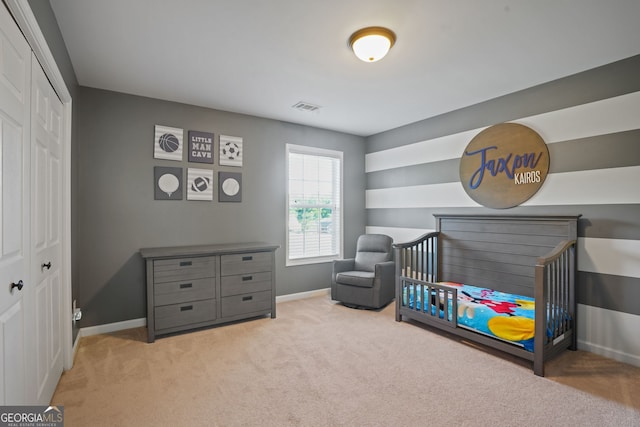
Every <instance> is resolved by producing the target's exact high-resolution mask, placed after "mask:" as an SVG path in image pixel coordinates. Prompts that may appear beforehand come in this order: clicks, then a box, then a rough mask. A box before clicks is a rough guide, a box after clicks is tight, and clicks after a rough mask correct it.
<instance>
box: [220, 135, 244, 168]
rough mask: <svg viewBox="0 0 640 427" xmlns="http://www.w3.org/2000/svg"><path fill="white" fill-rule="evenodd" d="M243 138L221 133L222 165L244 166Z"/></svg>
mask: <svg viewBox="0 0 640 427" xmlns="http://www.w3.org/2000/svg"><path fill="white" fill-rule="evenodd" d="M242 154H243V153H242V138H241V137H239V136H228V135H220V166H242Z"/></svg>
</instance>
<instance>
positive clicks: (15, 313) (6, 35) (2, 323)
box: [0, 4, 34, 405]
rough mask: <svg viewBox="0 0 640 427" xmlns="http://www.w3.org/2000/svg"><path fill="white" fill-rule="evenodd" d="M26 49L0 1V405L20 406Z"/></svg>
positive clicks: (26, 221)
mask: <svg viewBox="0 0 640 427" xmlns="http://www.w3.org/2000/svg"><path fill="white" fill-rule="evenodd" d="M30 70H31V50H30V48H29V45H28V44H27V42H26V40H25V39H24V37H23V36H22V33H21V32H20V30H19V29H18V27H17V26H16V25H15V22H14V21H13V19H12V18H11V16H10V15H9V12H8V11H7V10H6V8H5V7H4V5H3V4H2V5H0V206H1V208H2V211H1V213H0V357H1V358H2V360H0V362H2V363H0V405H24V404H27V403H28V402H29V400H28V396H29V395H30V392H31V390H30V389H29V385H28V384H27V381H26V379H27V374H26V373H27V371H28V369H29V367H30V366H29V365H28V363H27V361H26V358H27V357H28V355H27V348H29V346H30V345H31V344H30V343H31V342H32V341H33V339H34V337H33V336H32V335H29V334H28V333H26V331H28V330H29V327H30V326H31V325H32V322H31V321H30V319H29V316H28V315H27V312H28V310H27V307H28V305H29V304H30V303H31V301H32V298H31V296H32V295H33V288H32V282H31V278H30V241H29V237H30V236H29V233H30V215H31V213H30V205H29V203H30V200H29V189H30V158H29V154H30V127H29V121H30V114H31V82H30V76H31V71H30Z"/></svg>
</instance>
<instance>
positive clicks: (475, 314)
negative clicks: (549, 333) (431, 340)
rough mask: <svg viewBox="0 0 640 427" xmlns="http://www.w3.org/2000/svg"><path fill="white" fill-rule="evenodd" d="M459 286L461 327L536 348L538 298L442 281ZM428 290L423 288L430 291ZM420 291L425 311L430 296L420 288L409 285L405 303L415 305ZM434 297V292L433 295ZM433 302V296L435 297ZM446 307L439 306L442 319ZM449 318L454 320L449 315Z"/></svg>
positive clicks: (432, 306)
mask: <svg viewBox="0 0 640 427" xmlns="http://www.w3.org/2000/svg"><path fill="white" fill-rule="evenodd" d="M442 283H444V284H446V285H449V286H455V287H457V288H458V310H457V313H455V315H456V316H457V321H458V326H459V327H463V328H467V329H470V330H473V331H475V332H479V333H482V334H485V335H489V336H491V337H494V338H497V339H500V340H503V341H507V342H510V343H512V344H514V345H517V346H520V347H523V348H524V349H526V350H527V351H531V352H532V351H533V337H534V330H535V322H534V317H535V300H534V299H533V298H531V297H526V296H522V295H515V294H508V293H504V292H499V291H495V290H492V289H486V288H479V287H476V286H471V285H467V284H462V283H453V282H442ZM427 293H428V290H427V289H425V290H424V294H427ZM415 294H417V302H418V307H422V310H423V311H426V310H428V309H429V308H428V307H427V306H428V304H425V305H422V304H421V303H422V301H424V302H425V303H426V302H428V301H429V300H430V298H428V297H427V295H420V291H419V290H414V287H413V286H410V287H406V288H405V291H404V297H403V298H404V301H403V304H404V305H409V307H410V308H411V309H413V307H414V305H413V304H414V300H415V297H416V295H415ZM431 296H433V293H432V295H431ZM432 301H433V299H432ZM448 305H449V310H448V311H447V312H448V313H449V317H451V316H452V315H453V313H452V311H453V307H452V305H453V302H452V301H451V300H449V302H448ZM443 308H444V307H440V308H439V309H438V311H439V316H440V318H443V317H444V310H443ZM435 311H436V307H435V306H434V305H431V314H432V315H434V316H435V315H436V313H435ZM449 320H452V319H451V318H449Z"/></svg>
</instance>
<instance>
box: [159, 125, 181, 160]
mask: <svg viewBox="0 0 640 427" xmlns="http://www.w3.org/2000/svg"><path fill="white" fill-rule="evenodd" d="M183 133H184V131H183V130H182V129H179V128H172V127H168V126H160V125H156V128H155V137H154V140H153V157H154V158H156V159H164V160H176V161H179V162H180V161H182V145H183V144H182V140H183Z"/></svg>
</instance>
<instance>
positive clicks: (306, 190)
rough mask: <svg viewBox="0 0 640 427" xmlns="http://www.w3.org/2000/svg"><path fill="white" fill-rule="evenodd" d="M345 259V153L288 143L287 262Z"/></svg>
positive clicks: (301, 262)
mask: <svg viewBox="0 0 640 427" xmlns="http://www.w3.org/2000/svg"><path fill="white" fill-rule="evenodd" d="M338 258H342V152H340V151H332V150H324V149H320V148H313V147H304V146H300V145H292V144H287V265H299V264H310V263H318V262H327V261H330V260H333V259H338Z"/></svg>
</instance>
